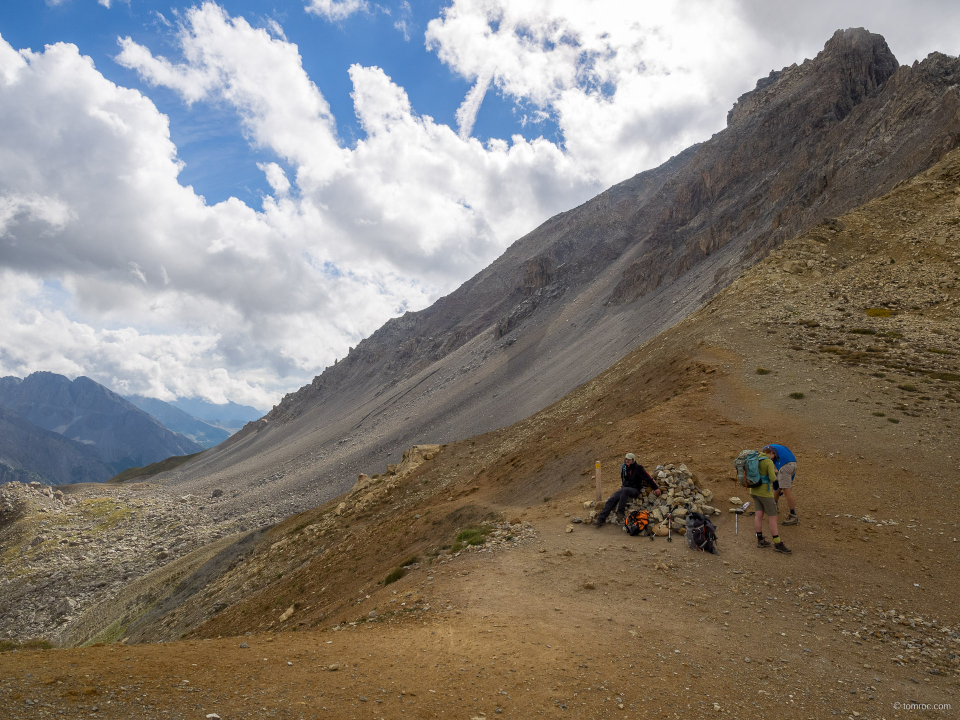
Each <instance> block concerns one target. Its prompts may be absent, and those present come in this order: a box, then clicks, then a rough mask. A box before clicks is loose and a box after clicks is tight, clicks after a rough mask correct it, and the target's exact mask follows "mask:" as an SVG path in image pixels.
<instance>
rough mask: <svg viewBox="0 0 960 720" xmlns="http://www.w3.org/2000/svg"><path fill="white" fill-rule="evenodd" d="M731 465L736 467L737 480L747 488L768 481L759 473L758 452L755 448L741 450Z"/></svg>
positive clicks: (758, 485)
mask: <svg viewBox="0 0 960 720" xmlns="http://www.w3.org/2000/svg"><path fill="white" fill-rule="evenodd" d="M733 466H734V467H735V468H736V469H737V480H739V481H740V484H741V485H742V486H743V487H745V488H747V489H748V490H749V489H752V488H755V487H760V486H761V485H763V483H765V482H769V481H768V480H767V478H765V477H764V476H763V475H761V474H760V453H758V452H757V451H756V450H742V451H741V452H740V454H739V455H738V456H737V459H736V460H734V461H733Z"/></svg>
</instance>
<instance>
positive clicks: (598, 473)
mask: <svg viewBox="0 0 960 720" xmlns="http://www.w3.org/2000/svg"><path fill="white" fill-rule="evenodd" d="M595 466H596V468H597V502H600V501H601V500H603V493H602V491H601V490H600V461H599V460H597V461H596V463H595Z"/></svg>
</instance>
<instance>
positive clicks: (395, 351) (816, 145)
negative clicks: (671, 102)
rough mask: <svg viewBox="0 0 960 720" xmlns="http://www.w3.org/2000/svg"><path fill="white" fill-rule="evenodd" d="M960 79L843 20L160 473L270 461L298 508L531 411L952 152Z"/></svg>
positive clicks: (243, 475) (244, 467)
mask: <svg viewBox="0 0 960 720" xmlns="http://www.w3.org/2000/svg"><path fill="white" fill-rule="evenodd" d="M958 84H960V61H958V60H957V59H956V58H951V57H948V56H945V55H940V54H933V55H931V56H930V57H929V58H927V59H926V60H924V61H923V62H920V63H916V64H915V65H914V66H911V67H898V64H897V62H896V59H895V58H894V57H893V55H892V54H891V53H890V51H889V48H888V47H887V45H886V43H885V42H884V40H883V38H882V37H880V36H878V35H874V34H871V33H869V32H867V31H865V30H862V29H854V30H846V31H838V32H837V33H836V34H835V35H834V36H833V37H832V38H831V39H830V40H829V41H828V42H827V43H826V45H825V47H824V50H823V52H821V53H820V54H818V55H817V57H816V58H814V59H813V60H809V61H806V62H804V63H803V64H801V65H796V66H793V67H790V68H785V69H784V70H782V71H780V72H779V73H775V74H774V76H773V77H772V78H767V79H766V81H763V82H761V84H760V87H758V88H757V89H755V90H754V91H752V92H751V93H748V94H746V95H745V96H743V97H741V99H740V100H739V101H738V104H737V106H736V108H735V109H734V112H733V113H732V114H731V117H730V124H729V127H727V128H726V129H725V130H723V131H722V132H720V133H717V134H716V135H715V136H714V137H713V138H711V139H709V140H708V141H706V142H704V143H701V144H700V145H697V146H694V147H692V148H690V149H688V150H686V151H684V152H683V153H680V154H679V155H677V156H676V157H674V158H672V159H671V160H670V161H668V162H667V163H665V164H664V165H662V166H661V167H659V168H656V169H653V170H650V171H647V172H644V173H641V174H639V175H637V176H636V177H634V178H631V179H630V180H627V181H625V182H624V183H621V184H619V185H617V186H615V187H613V188H611V189H610V190H608V191H606V192H604V193H602V194H601V195H599V196H598V197H597V198H595V199H593V200H591V201H589V202H587V203H585V204H584V205H582V206H580V207H578V208H575V209H574V210H571V211H568V212H566V213H562V214H560V215H558V216H556V217H554V218H551V219H550V220H548V221H547V222H546V223H544V224H543V225H542V226H541V227H539V228H537V229H536V230H534V231H533V232H531V233H530V234H528V235H527V236H525V237H524V238H521V239H520V240H518V241H517V242H516V243H514V244H513V245H512V246H511V247H510V248H508V249H507V251H506V252H505V253H504V254H503V256H501V257H500V258H499V259H498V260H497V261H495V262H494V263H493V264H491V265H490V266H489V267H488V268H486V269H484V270H483V271H481V272H480V273H478V274H477V275H476V276H475V277H474V278H472V279H471V280H469V281H467V282H466V283H464V285H463V286H462V287H461V288H459V289H458V290H457V291H455V292H454V293H452V294H450V295H449V296H447V297H445V298H442V299H440V300H439V301H437V302H436V303H435V304H434V305H433V306H431V307H430V308H427V309H426V310H423V311H420V312H417V313H407V314H405V315H404V316H403V317H401V318H396V319H394V320H391V321H389V322H388V323H386V324H385V325H384V326H383V327H382V328H381V329H380V330H378V331H377V332H376V333H374V334H373V335H372V336H371V337H370V338H368V339H366V340H364V341H362V342H361V343H360V344H359V345H358V346H357V347H356V348H354V349H352V350H351V352H350V354H349V355H348V356H347V357H346V358H345V359H343V360H341V361H340V362H338V363H337V364H336V365H335V366H333V367H330V368H327V370H325V371H324V373H322V374H321V375H319V376H318V377H316V378H315V379H314V381H313V382H312V383H311V384H310V385H308V386H305V387H303V388H301V389H300V390H298V391H297V392H295V393H292V394H290V395H288V396H287V397H286V398H285V399H284V400H283V401H282V402H281V403H280V404H279V405H278V406H277V407H275V408H274V409H273V410H272V411H271V412H270V413H268V414H267V416H266V417H265V418H263V419H261V420H260V421H258V422H256V423H250V424H248V425H247V426H246V427H245V428H244V430H243V431H241V432H240V433H238V434H237V435H236V436H234V437H232V438H231V439H230V440H229V441H228V442H226V443H224V444H223V445H222V446H221V447H219V448H217V449H216V450H215V451H213V452H210V453H206V454H205V455H204V456H203V457H201V458H199V459H198V460H197V461H195V462H192V463H190V464H189V465H187V466H185V467H184V468H183V469H181V470H180V471H179V472H178V473H177V474H175V475H172V476H170V478H169V481H170V482H171V483H173V484H174V485H175V486H176V487H178V488H180V489H179V490H178V492H180V491H182V492H196V493H204V492H208V491H209V490H210V489H212V488H213V487H215V486H231V487H235V488H238V489H240V490H241V496H242V493H243V492H244V490H243V488H247V487H250V488H252V487H253V485H252V484H251V482H250V480H249V478H252V477H269V476H272V475H273V474H275V473H277V472H278V471H279V472H280V473H282V478H281V479H280V480H279V481H277V482H276V483H273V486H274V492H275V495H274V497H275V499H276V501H277V503H278V505H279V506H281V507H283V508H284V509H285V510H288V511H289V512H293V511H294V510H295V509H298V508H304V507H308V506H310V505H311V504H315V503H318V502H322V501H323V500H325V499H327V498H329V497H332V496H334V495H336V494H337V493H339V492H342V491H343V490H345V489H346V488H347V487H349V483H350V482H351V481H350V479H349V478H351V477H352V476H354V475H355V474H356V473H357V472H360V471H361V470H362V469H364V468H375V467H380V468H382V467H384V466H385V465H386V464H387V463H389V462H392V461H393V459H395V458H396V457H397V456H398V455H399V453H401V452H402V451H403V450H404V449H405V448H407V447H409V446H411V445H414V444H418V443H423V442H445V441H448V440H453V439H456V438H462V437H467V436H470V435H473V434H476V433H481V432H485V431H488V430H491V429H493V428H496V427H501V426H503V425H505V424H508V423H510V422H514V421H517V420H519V419H521V418H523V417H526V416H528V415H530V414H531V413H534V412H536V411H538V410H539V409H541V408H543V407H545V406H547V405H549V404H550V403H552V402H555V401H557V400H558V399H560V398H561V397H563V396H564V395H565V394H566V393H567V392H569V391H570V390H572V389H573V388H575V387H576V386H578V385H580V384H582V383H584V382H586V381H588V380H589V379H590V378H592V377H594V376H595V375H596V373H597V372H598V371H599V370H600V369H602V368H604V367H607V366H609V365H610V364H611V363H613V362H615V361H617V360H618V359H619V358H621V357H622V356H623V355H624V354H625V353H627V352H628V351H630V350H631V349H632V348H634V347H636V346H637V345H639V344H640V343H642V342H644V341H646V340H648V339H649V338H651V337H653V336H655V335H656V334H657V333H659V332H662V331H663V330H664V329H666V328H668V327H670V326H672V325H673V324H675V323H677V322H679V321H681V320H682V319H683V318H685V317H687V316H688V315H689V314H690V313H691V312H693V311H695V310H696V309H697V308H699V307H701V306H702V305H703V303H704V302H706V301H707V300H708V299H709V298H710V297H712V296H713V295H714V294H715V293H716V292H717V291H718V290H719V289H720V288H722V287H724V286H725V285H726V284H728V283H729V282H730V281H731V280H732V279H733V278H734V277H736V276H737V275H738V274H739V273H740V272H741V271H742V270H743V268H744V267H746V266H749V265H751V264H752V263H755V262H757V261H758V260H759V259H761V258H762V257H764V255H765V254H766V253H768V252H769V251H770V250H771V249H772V248H776V247H778V246H779V245H780V244H781V243H783V242H784V241H785V240H786V239H787V238H789V237H792V236H793V235H794V234H796V233H798V232H802V231H805V230H809V229H810V228H813V227H816V226H817V225H818V224H819V223H821V222H823V221H825V220H828V219H830V218H833V217H835V216H837V215H839V214H842V213H843V212H847V211H849V210H851V209H853V208H854V207H857V206H858V205H860V204H862V203H863V202H866V201H868V200H869V199H870V198H873V197H876V196H878V195H880V194H882V193H884V192H887V191H889V190H890V189H891V188H893V187H894V186H895V185H896V184H897V183H899V182H902V181H904V180H906V179H908V178H910V177H912V176H913V175H915V174H916V173H918V172H920V171H922V170H924V169H926V168H928V167H930V166H931V165H932V164H933V163H935V162H936V161H937V160H938V159H939V158H941V157H942V156H943V155H944V154H945V153H946V152H948V151H949V150H950V149H952V148H954V147H956V146H957V145H958V143H960V114H958V113H960V95H958V93H957V87H958ZM238 503H240V500H239V498H238ZM237 508H238V511H239V508H240V505H239V504H238V505H237Z"/></svg>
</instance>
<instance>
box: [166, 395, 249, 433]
mask: <svg viewBox="0 0 960 720" xmlns="http://www.w3.org/2000/svg"><path fill="white" fill-rule="evenodd" d="M168 404H169V405H172V406H173V407H175V408H178V409H179V410H183V411H184V412H185V413H189V414H190V415H193V416H194V417H195V418H199V419H200V420H204V421H206V422H208V423H210V424H211V425H216V426H217V427H220V428H223V429H225V430H229V431H230V432H235V431H237V430H239V429H240V428H242V427H243V426H244V425H246V424H247V423H248V422H251V421H253V420H259V419H260V418H261V417H263V416H264V415H265V414H266V413H264V412H263V411H262V410H257V409H256V408H255V407H250V406H249V405H238V404H237V403H235V402H227V403H220V404H216V403H211V402H207V401H206V400H201V399H199V398H177V399H176V400H174V401H172V402H170V403H168Z"/></svg>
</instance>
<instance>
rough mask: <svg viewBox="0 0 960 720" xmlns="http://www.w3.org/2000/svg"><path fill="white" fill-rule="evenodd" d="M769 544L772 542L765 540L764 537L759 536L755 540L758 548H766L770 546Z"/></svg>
mask: <svg viewBox="0 0 960 720" xmlns="http://www.w3.org/2000/svg"><path fill="white" fill-rule="evenodd" d="M771 544H772V543H771V542H770V541H769V540H767V539H766V538H760V539H759V540H757V547H758V548H768V547H770V545H771Z"/></svg>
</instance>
